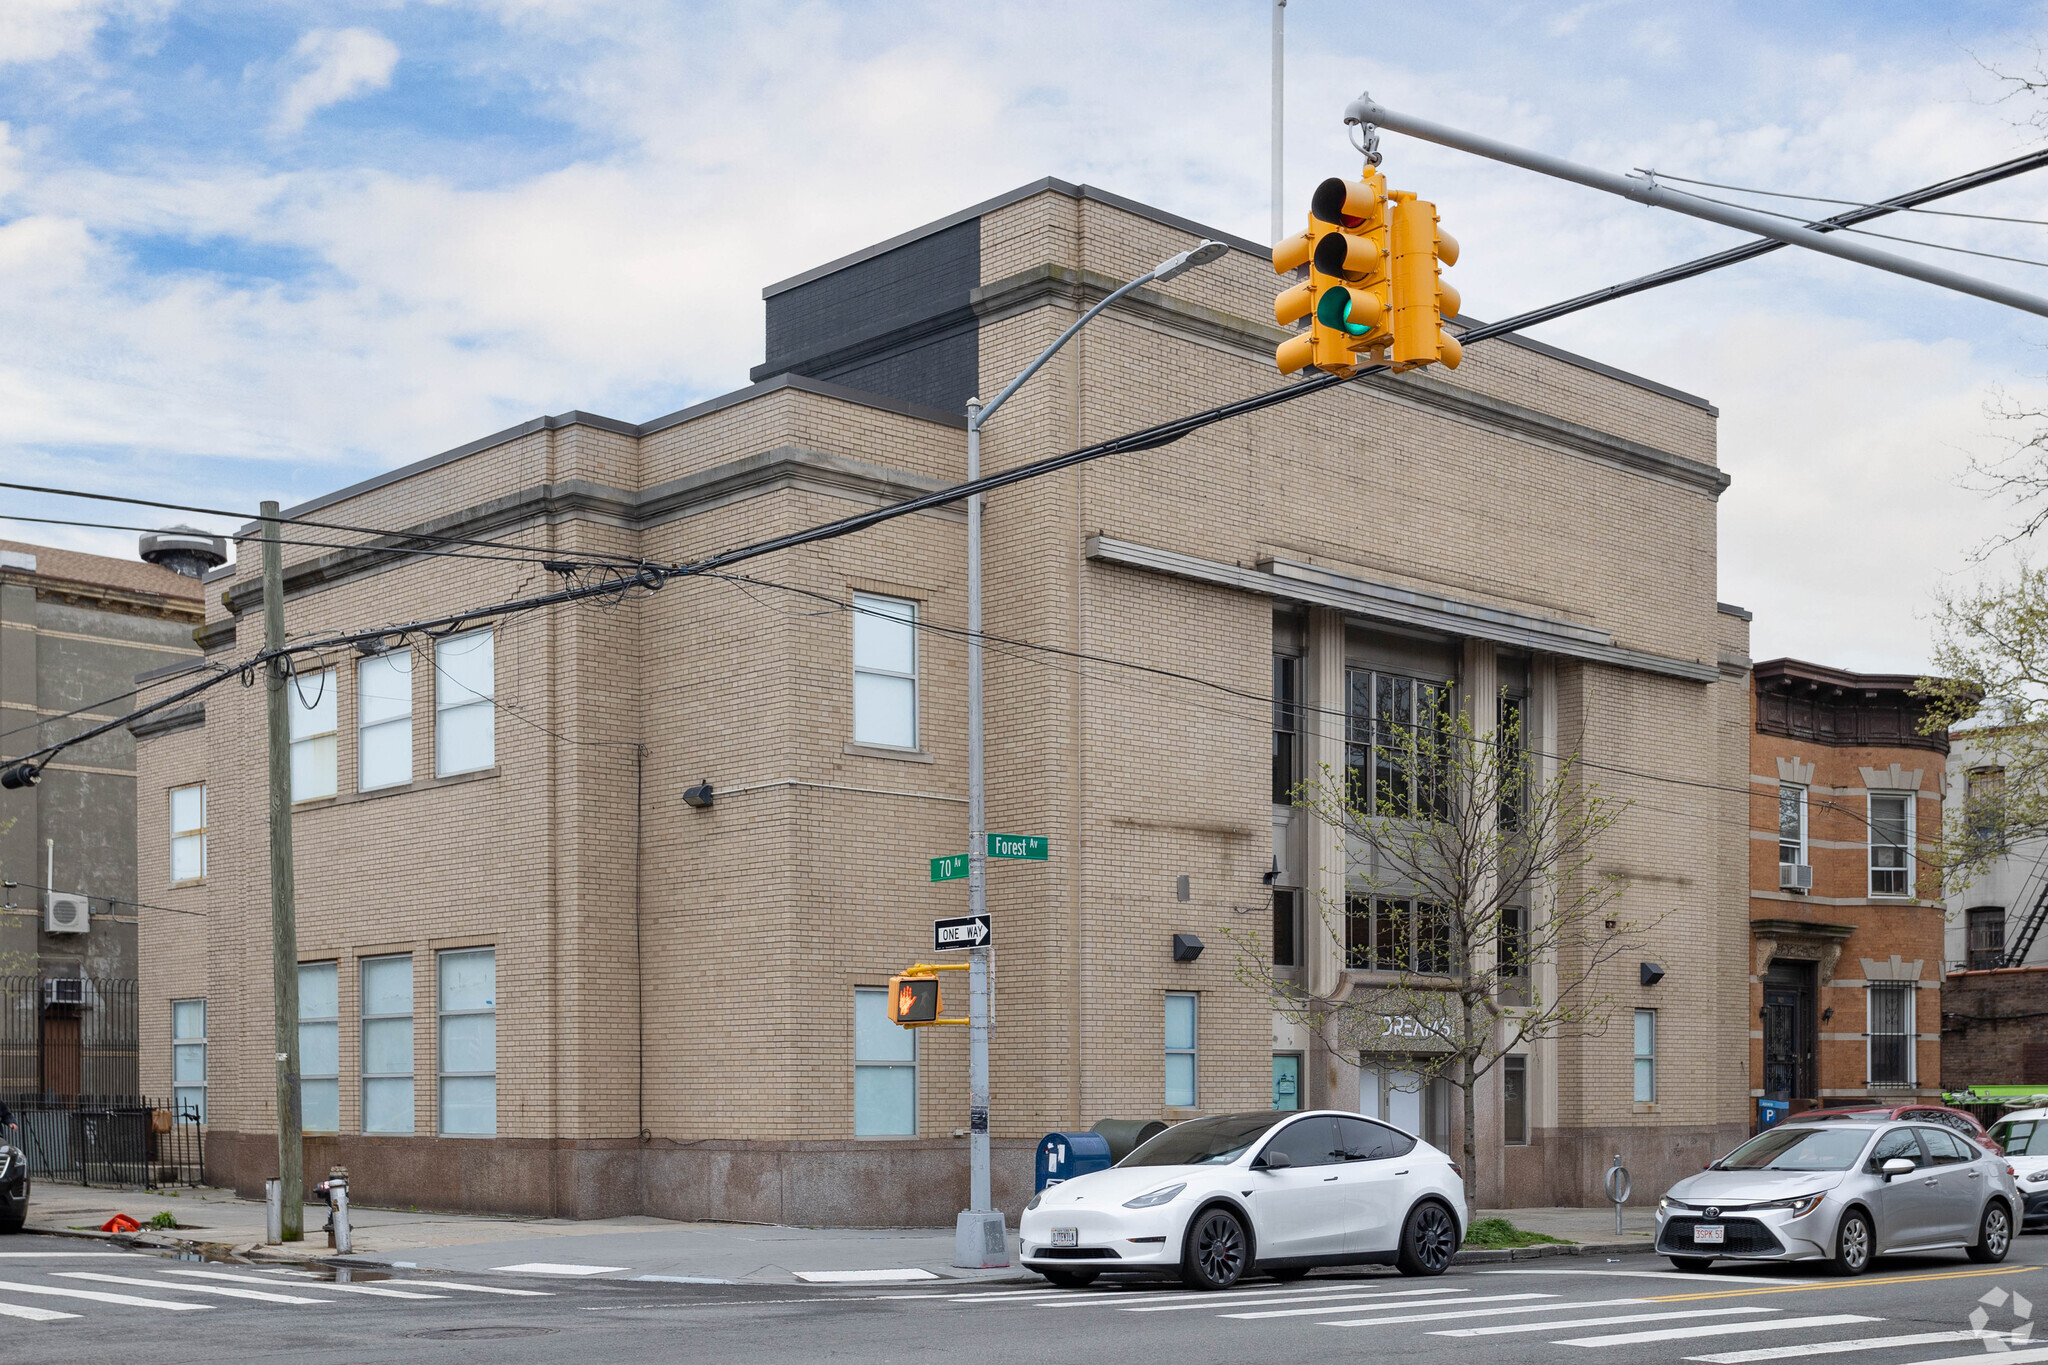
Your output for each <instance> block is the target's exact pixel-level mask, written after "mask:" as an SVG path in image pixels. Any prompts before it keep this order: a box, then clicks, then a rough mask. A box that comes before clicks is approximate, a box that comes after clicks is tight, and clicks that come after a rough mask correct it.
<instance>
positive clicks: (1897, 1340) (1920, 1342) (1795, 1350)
mask: <svg viewBox="0 0 2048 1365" xmlns="http://www.w3.org/2000/svg"><path fill="white" fill-rule="evenodd" d="M1994 1339H2003V1338H2002V1336H2001V1334H2000V1333H1998V1332H1977V1331H1972V1330H1970V1329H1969V1328H1964V1329H1963V1330H1962V1331H1959V1332H1914V1333H1912V1334H1911V1335H1909V1336H1903V1337H1858V1338H1857V1339H1856V1340H1854V1341H1809V1342H1804V1343H1802V1344H1800V1345H1798V1346H1760V1347H1757V1348H1756V1349H1755V1350H1751V1351H1719V1352H1716V1353H1715V1354H1713V1355H1710V1356H1687V1357H1686V1359H1687V1360H1703V1361H1706V1362H1707V1363H1708V1365H1749V1362H1751V1361H1755V1360H1791V1359H1793V1358H1795V1357H1797V1356H1825V1355H1836V1354H1839V1353H1840V1352H1843V1351H1888V1350H1894V1349H1896V1348H1898V1347H1901V1346H1932V1345H1934V1344H1935V1343H1936V1342H1941V1341H1990V1340H1994ZM2011 1358H2012V1357H2011V1356H2008V1355H2005V1354H2004V1353H2000V1354H1999V1355H1997V1356H1990V1355H1986V1356H1978V1357H1974V1359H1979V1360H2009V1359H2011Z"/></svg>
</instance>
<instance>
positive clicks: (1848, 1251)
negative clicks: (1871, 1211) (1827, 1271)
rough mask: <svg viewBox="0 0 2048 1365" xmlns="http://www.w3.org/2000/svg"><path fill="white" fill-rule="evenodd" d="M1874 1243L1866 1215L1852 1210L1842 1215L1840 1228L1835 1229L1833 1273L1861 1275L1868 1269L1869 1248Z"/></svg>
mask: <svg viewBox="0 0 2048 1365" xmlns="http://www.w3.org/2000/svg"><path fill="white" fill-rule="evenodd" d="M1876 1241H1877V1239H1876V1237H1875V1236H1874V1235H1873V1234H1872V1232H1871V1230H1870V1219H1869V1218H1868V1217H1867V1216H1866V1215H1864V1214H1861V1213H1858V1212H1857V1211H1856V1210H1854V1209H1851V1210H1850V1211H1849V1212H1847V1213H1845V1214H1843V1215H1842V1223H1841V1226H1840V1227H1838V1228H1836V1229H1835V1255H1834V1262H1833V1264H1834V1267H1835V1273H1837V1274H1839V1275H1861V1274H1862V1273H1863V1272H1864V1271H1866V1270H1868V1269H1870V1254H1871V1248H1872V1247H1873V1246H1874V1245H1875V1243H1876Z"/></svg>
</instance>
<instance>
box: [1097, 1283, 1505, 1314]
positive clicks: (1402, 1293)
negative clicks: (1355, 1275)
mask: <svg viewBox="0 0 2048 1365" xmlns="http://www.w3.org/2000/svg"><path fill="white" fill-rule="evenodd" d="M1465 1292H1466V1291H1465V1290H1460V1289H1304V1290H1296V1291H1295V1292H1294V1293H1292V1294H1286V1295H1284V1296H1283V1294H1270V1295H1264V1296H1260V1297H1255V1298H1245V1299H1235V1300H1232V1302H1231V1304H1230V1306H1231V1307H1233V1308H1253V1307H1257V1306H1258V1305H1260V1304H1275V1303H1328V1302H1333V1301H1335V1300H1337V1299H1365V1300H1372V1299H1385V1298H1400V1299H1403V1300H1413V1299H1414V1296H1416V1295H1418V1294H1462V1293H1465ZM1283 1293H1284V1291H1283ZM1175 1298H1176V1299H1177V1300H1178V1301H1177V1302H1174V1303H1147V1304H1140V1305H1139V1306H1137V1307H1136V1308H1126V1309H1125V1310H1124V1311H1125V1312H1126V1313H1179V1312H1184V1311H1186V1310H1187V1309H1190V1308H1214V1307H1215V1306H1216V1305H1215V1303H1214V1302H1213V1300H1212V1297H1211V1296H1210V1295H1208V1294H1179V1295H1176V1296H1175ZM1459 1302H1460V1303H1463V1302H1465V1300H1463V1299H1460V1300H1459ZM1345 1306H1346V1307H1348V1308H1355V1309H1358V1310H1359V1311H1360V1312H1364V1311H1365V1310H1366V1309H1367V1308H1370V1307H1372V1306H1374V1305H1372V1304H1371V1303H1370V1302H1367V1303H1351V1304H1347V1305H1345Z"/></svg>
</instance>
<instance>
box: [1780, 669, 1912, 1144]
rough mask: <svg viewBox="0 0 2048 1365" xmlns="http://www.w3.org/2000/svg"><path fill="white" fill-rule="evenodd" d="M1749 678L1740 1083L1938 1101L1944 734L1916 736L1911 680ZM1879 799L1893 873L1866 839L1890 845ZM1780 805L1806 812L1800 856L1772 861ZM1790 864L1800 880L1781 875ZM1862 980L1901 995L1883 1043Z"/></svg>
mask: <svg viewBox="0 0 2048 1365" xmlns="http://www.w3.org/2000/svg"><path fill="white" fill-rule="evenodd" d="M1754 678H1755V690H1754V696H1753V701H1754V708H1755V709H1754V715H1755V728H1754V733H1753V735H1752V737H1751V746H1750V752H1751V764H1750V777H1749V782H1750V792H1751V797H1750V802H1749V806H1750V812H1749V819H1750V835H1749V838H1750V919H1751V925H1750V929H1751V934H1752V937H1753V949H1754V951H1753V960H1752V962H1751V964H1750V966H1749V968H1748V973H1749V980H1750V1030H1749V1037H1750V1047H1749V1056H1750V1072H1751V1075H1752V1077H1753V1078H1754V1079H1753V1081H1752V1094H1753V1095H1755V1096H1756V1097H1757V1098H1759V1099H1763V1098H1770V1099H1777V1100H1784V1101H1787V1102H1788V1103H1789V1105H1790V1106H1791V1108H1793V1109H1800V1108H1811V1107H1815V1106H1819V1107H1830V1106H1834V1105H1839V1104H1845V1103H1854V1102H1856V1101H1859V1100H1878V1099H1884V1098H1888V1097H1889V1098H1896V1099H1897V1100H1899V1101H1901V1102H1903V1101H1907V1100H1912V1099H1915V1098H1919V1099H1928V1098H1933V1097H1935V1096H1938V1095H1939V1093H1940V1085H1941V1079H1942V1077H1941V1032H1940V1026H1939V1022H1938V1020H1939V1017H1940V1009H1941V1006H1940V1000H1941V995H1940V991H1941V980H1942V970H1941V969H1942V931H1943V918H1944V910H1943V906H1942V903H1941V901H1940V899H1939V897H1940V894H1941V878H1940V873H1939V871H1938V870H1935V869H1933V868H1932V867H1930V866H1929V865H1927V864H1925V863H1923V862H1922V854H1924V853H1926V852H1928V851H1931V850H1932V849H1933V848H1934V846H1935V844H1936V842H1937V841H1938V839H1939V837H1940V832H1941V809H1942V789H1943V787H1944V785H1945V776H1944V773H1945V762H1946V758H1947V754H1948V740H1947V737H1946V736H1944V735H1934V736H1928V735H1922V734H1920V733H1919V728H1918V727H1919V717H1920V714H1921V707H1920V704H1919V702H1918V701H1917V700H1916V699H1914V698H1913V697H1912V696H1911V695H1910V694H1909V689H1910V688H1911V687H1912V685H1913V682H1914V678H1913V677H1912V676H1911V675H1895V674H1861V673H1850V672H1846V671H1844V670H1840V669H1833V668H1826V667H1822V666H1820V665H1816V664H1807V663H1801V662H1800V661H1798V660H1795V659H1773V660H1770V661H1768V662H1764V663H1759V664H1757V665H1756V666H1755V670H1754ZM1888 798H1903V802H1904V804H1903V808H1904V809H1905V810H1906V812H1907V818H1908V820H1909V822H1910V823H1909V827H1908V833H1907V836H1906V847H1905V850H1904V854H1903V864H1904V869H1905V870H1904V871H1903V873H1901V874H1899V875H1898V876H1897V877H1896V878H1893V877H1889V876H1888V875H1887V872H1886V871H1884V870H1878V864H1879V863H1880V862H1883V861H1886V860H1885V858H1884V857H1883V855H1881V854H1879V855H1874V854H1873V850H1872V845H1873V843H1886V842H1887V835H1886V834H1885V832H1884V827H1883V825H1882V820H1883V818H1884V817H1883V814H1882V812H1881V811H1880V810H1878V809H1876V808H1874V807H1873V802H1874V801H1875V802H1878V803H1880V804H1882V803H1884V802H1886V801H1887V799H1888ZM1786 800H1790V801H1791V802H1793V803H1794V806H1795V808H1796V809H1798V810H1799V811H1801V812H1802V813H1803V814H1802V815H1801V816H1798V817H1793V818H1794V819H1795V820H1796V819H1800V818H1803V820H1804V829H1803V847H1802V848H1801V850H1800V856H1801V858H1802V859H1803V861H1802V862H1787V861H1786V860H1785V858H1784V856H1783V855H1784V851H1786V850H1791V849H1792V848H1793V847H1794V842H1793V841H1787V840H1786V839H1784V838H1782V837H1781V836H1784V835H1786V834H1787V833H1788V831H1789V830H1790V827H1789V826H1788V827H1786V829H1783V830H1781V824H1780V819H1781V815H1780V812H1781V803H1782V802H1784V801H1786ZM1801 866H1803V867H1806V868H1809V869H1810V870H1811V880H1812V885H1811V887H1810V889H1799V888H1797V887H1796V886H1795V887H1791V888H1787V887H1784V886H1782V885H1781V882H1783V881H1784V880H1785V879H1786V878H1785V875H1784V874H1783V873H1782V872H1781V869H1782V868H1786V867H1792V868H1797V867H1801ZM1873 988H1875V990H1876V991H1877V992H1878V994H1880V995H1882V994H1884V993H1886V992H1891V993H1893V994H1898V993H1901V992H1903V993H1904V995H1905V996H1906V998H1908V999H1910V1000H1911V1002H1912V1003H1911V1005H1910V1007H1909V1012H1908V1014H1907V1017H1906V1019H1905V1021H1904V1023H1905V1027H1906V1029H1907V1030H1908V1035H1909V1036H1907V1037H1906V1038H1905V1039H1904V1041H1902V1042H1897V1043H1894V1042H1891V1041H1889V1040H1890V1039H1892V1038H1894V1037H1896V1036H1898V1035H1897V1034H1896V1033H1895V1031H1894V1029H1893V1024H1894V1022H1895V1021H1894V1020H1893V1019H1891V1018H1880V1019H1878V1020H1876V1021H1875V1023H1873V1019H1872V1008H1871V1002H1872V1000H1873V999H1874V998H1875V997H1874V996H1873ZM1886 1049H1892V1051H1887V1050H1886Z"/></svg>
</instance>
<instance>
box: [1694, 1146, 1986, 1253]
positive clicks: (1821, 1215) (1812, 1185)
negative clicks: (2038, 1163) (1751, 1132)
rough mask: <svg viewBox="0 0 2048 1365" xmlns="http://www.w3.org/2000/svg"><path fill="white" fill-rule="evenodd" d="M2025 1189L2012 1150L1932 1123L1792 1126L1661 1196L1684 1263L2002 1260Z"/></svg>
mask: <svg viewBox="0 0 2048 1365" xmlns="http://www.w3.org/2000/svg"><path fill="white" fill-rule="evenodd" d="M2019 1207H2020V1197H2019V1192H2018V1189H2017V1187H2016V1186H2015V1185H2014V1183H2013V1175H2012V1168H2011V1167H2009V1166H2008V1165H2007V1164H2006V1161H2005V1158H2004V1157H2001V1156H1998V1155H1996V1154H1994V1153H1992V1152H1989V1151H1986V1150H1985V1149H1984V1148H1983V1147H1980V1146H1978V1145H1977V1144H1976V1143H1973V1142H1967V1141H1965V1140H1964V1139H1963V1138H1961V1137H1959V1136H1957V1135H1956V1134H1955V1133H1953V1132H1951V1131H1950V1130H1948V1129H1947V1128H1944V1127H1941V1126H1939V1125H1936V1124H1932V1123H1889V1122H1882V1121H1872V1122H1869V1123H1844V1122H1839V1121H1837V1122H1833V1123H1826V1124H1818V1123H1816V1124H1801V1123H1791V1122H1788V1123H1785V1124H1783V1125H1781V1126H1779V1127H1776V1128H1772V1129H1769V1130H1768V1131H1766V1132H1763V1133H1759V1134H1758V1135H1757V1136H1755V1137H1753V1138H1751V1139H1750V1140H1749V1141H1747V1142H1745V1143H1743V1144H1742V1145H1741V1146H1740V1147H1737V1148H1736V1149H1735V1150H1734V1151H1732V1152H1730V1153H1729V1154H1728V1155H1727V1156H1724V1157H1722V1158H1721V1159H1720V1160H1719V1161H1716V1162H1715V1163H1714V1164H1713V1165H1711V1166H1709V1167H1707V1169H1706V1170H1704V1171H1702V1172H1700V1173H1699V1174H1698V1175H1694V1176H1687V1177H1686V1178H1685V1179H1684V1180H1681V1181H1679V1182H1678V1183H1677V1184H1676V1185H1673V1186H1672V1187H1671V1191H1670V1193H1668V1194H1666V1195H1665V1196H1664V1198H1663V1199H1661V1200H1659V1201H1658V1203H1657V1250H1658V1252H1660V1253H1661V1254H1663V1255H1665V1256H1669V1257H1670V1258H1671V1263H1672V1264H1673V1265H1675V1266H1677V1267H1678V1268H1679V1269H1680V1270H1704V1269H1706V1268H1707V1266H1709V1265H1710V1264H1712V1263H1713V1261H1714V1259H1715V1258H1716V1257H1727V1258H1728V1259H1730V1260H1742V1261H1816V1260H1818V1261H1832V1262H1833V1263H1834V1268H1835V1269H1836V1270H1837V1271H1839V1272H1841V1273H1842V1274H1844V1275H1860V1274H1862V1273H1863V1272H1864V1271H1865V1270H1867V1269H1869V1267H1870V1260H1871V1258H1872V1257H1873V1256H1882V1255H1890V1254H1894V1253H1902V1252H1920V1251H1939V1250H1950V1249H1960V1250H1962V1251H1964V1252H1967V1253H1968V1255H1969V1257H1970V1259H1971V1260H1973V1261H2002V1260H2004V1259H2005V1254H2006V1252H2007V1251H2008V1250H2010V1249H2011V1247H2012V1234H2013V1228H2014V1226H2015V1225H2016V1222H2017V1219H2016V1218H2015V1211H2016V1210H2017V1209H2018V1208H2019Z"/></svg>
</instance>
